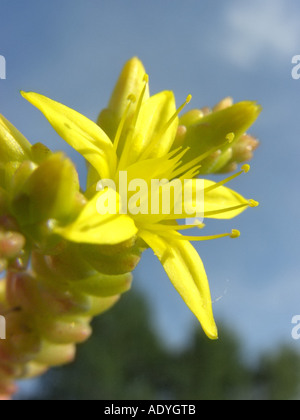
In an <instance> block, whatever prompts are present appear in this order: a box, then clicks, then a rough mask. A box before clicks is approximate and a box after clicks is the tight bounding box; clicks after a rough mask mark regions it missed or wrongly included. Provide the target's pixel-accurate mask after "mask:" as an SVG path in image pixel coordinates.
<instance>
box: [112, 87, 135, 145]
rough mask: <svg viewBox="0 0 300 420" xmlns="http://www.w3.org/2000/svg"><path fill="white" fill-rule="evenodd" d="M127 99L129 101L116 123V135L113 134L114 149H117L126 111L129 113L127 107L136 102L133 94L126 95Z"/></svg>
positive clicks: (126, 114)
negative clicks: (118, 121) (117, 123)
mask: <svg viewBox="0 0 300 420" xmlns="http://www.w3.org/2000/svg"><path fill="white" fill-rule="evenodd" d="M127 100H128V101H129V103H128V105H127V107H126V109H125V111H124V113H123V115H122V118H121V121H120V123H119V125H118V129H117V132H116V135H115V139H114V150H117V149H118V145H119V142H120V138H121V134H122V131H123V128H124V124H125V121H126V119H127V116H128V113H129V109H130V107H131V105H132V104H134V103H135V102H136V97H135V96H134V95H133V94H130V95H129V96H128V98H127Z"/></svg>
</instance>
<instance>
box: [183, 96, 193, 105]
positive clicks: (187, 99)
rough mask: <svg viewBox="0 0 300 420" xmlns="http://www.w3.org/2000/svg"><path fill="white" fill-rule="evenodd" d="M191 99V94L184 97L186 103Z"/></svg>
mask: <svg viewBox="0 0 300 420" xmlns="http://www.w3.org/2000/svg"><path fill="white" fill-rule="evenodd" d="M191 100H192V95H188V96H187V98H186V101H185V102H186V104H188V103H190V102H191Z"/></svg>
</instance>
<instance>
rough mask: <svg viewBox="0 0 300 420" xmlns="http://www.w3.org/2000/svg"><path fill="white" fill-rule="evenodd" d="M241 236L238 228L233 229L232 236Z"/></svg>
mask: <svg viewBox="0 0 300 420" xmlns="http://www.w3.org/2000/svg"><path fill="white" fill-rule="evenodd" d="M240 236H241V232H240V231H239V230H237V229H232V232H231V235H230V237H231V238H233V239H235V238H239V237H240Z"/></svg>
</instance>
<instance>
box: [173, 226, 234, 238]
mask: <svg viewBox="0 0 300 420" xmlns="http://www.w3.org/2000/svg"><path fill="white" fill-rule="evenodd" d="M227 236H229V237H230V238H238V237H239V236H240V232H239V231H238V230H235V229H233V230H232V232H230V233H221V234H219V235H210V236H184V235H182V236H181V237H178V239H182V240H185V241H210V240H212V239H220V238H226V237H227ZM176 237H177V236H176Z"/></svg>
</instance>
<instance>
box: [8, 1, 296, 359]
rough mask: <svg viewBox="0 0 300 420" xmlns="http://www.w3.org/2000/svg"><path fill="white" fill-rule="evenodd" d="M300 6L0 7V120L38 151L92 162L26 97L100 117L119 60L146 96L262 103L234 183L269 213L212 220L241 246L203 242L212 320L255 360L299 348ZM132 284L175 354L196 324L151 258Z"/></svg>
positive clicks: (210, 227)
mask: <svg viewBox="0 0 300 420" xmlns="http://www.w3.org/2000/svg"><path fill="white" fill-rule="evenodd" d="M299 18H300V5H299V4H298V3H297V2H295V1H294V0H253V1H251V2H249V1H245V0H214V1H211V0H210V1H209V0H202V1H201V0H184V1H183V0H180V1H179V0H150V1H149V0H148V1H146V0H139V1H137V0H60V1H58V0H52V1H51V2H50V1H38V0H27V1H26V2H24V1H21V0H14V1H9V0H1V15H0V55H3V56H5V58H6V62H7V79H6V80H0V112H1V113H2V114H3V115H5V116H6V118H8V119H9V120H10V121H11V122H12V123H14V124H15V125H16V126H17V127H18V129H19V130H20V131H22V132H23V133H24V135H25V136H26V137H27V138H29V139H30V140H31V141H32V142H37V141H43V142H45V143H46V144H47V145H48V146H50V147H51V148H52V149H53V150H57V149H62V150H65V151H66V152H67V153H68V154H69V155H70V156H71V157H72V158H73V159H74V161H75V162H76V164H77V166H78V169H79V171H80V173H81V174H83V173H84V163H83V161H82V159H80V158H79V157H78V156H77V154H76V153H75V152H73V151H72V150H70V148H69V147H68V146H66V145H65V144H64V143H63V141H62V140H61V139H60V138H59V137H58V136H57V135H56V134H55V133H54V132H53V130H52V128H51V127H50V126H49V125H48V124H47V123H46V121H45V120H44V119H43V117H42V116H41V115H40V114H39V113H38V112H37V111H36V110H35V109H33V108H32V107H31V106H30V105H29V104H28V103H26V101H24V99H22V98H21V96H20V95H19V90H20V89H23V90H33V91H36V92H39V93H42V94H45V95H47V96H49V97H51V98H53V99H56V100H58V101H61V102H63V103H65V104H66V105H68V106H70V107H73V108H75V109H76V110H78V111H80V112H82V113H83V114H85V115H87V116H88V117H90V118H91V119H96V117H97V114H98V113H99V111H100V109H102V108H103V107H104V106H105V105H106V103H107V101H108V99H109V96H110V92H111V90H112V88H113V85H114V83H115V81H116V79H117V76H118V74H119V71H120V70H121V67H122V66H123V64H124V62H125V61H127V60H128V59H129V58H130V57H132V56H134V55H137V56H139V57H140V58H141V59H142V60H143V62H144V64H145V67H146V69H147V72H148V73H149V75H150V88H151V91H152V93H155V92H157V91H159V90H165V89H167V90H173V91H174V92H175V95H176V98H177V101H178V104H180V103H182V102H183V101H184V100H185V98H186V96H187V94H189V93H191V94H192V95H193V100H192V102H191V105H190V106H191V107H202V106H204V105H214V104H215V103H216V102H218V101H219V100H220V99H221V98H223V97H225V96H228V95H230V96H232V97H233V98H234V99H235V101H241V100H245V99H247V100H256V101H258V102H259V103H260V104H261V105H262V106H263V112H262V114H261V116H260V118H259V120H258V121H257V123H256V124H255V126H254V127H253V128H252V129H251V131H250V132H251V133H252V134H254V135H255V136H257V137H258V138H259V139H260V140H261V147H260V148H259V150H258V151H257V153H256V156H255V159H254V160H253V162H252V165H251V171H250V173H249V174H247V175H245V176H243V177H239V178H238V179H237V180H235V181H234V182H233V183H232V184H231V186H232V187H233V188H235V189H237V190H238V191H239V192H241V193H242V194H243V195H245V196H247V197H249V198H255V199H256V200H258V201H260V203H261V206H260V207H259V208H257V209H250V210H248V211H247V212H245V213H244V214H243V215H242V216H240V217H239V218H238V219H236V220H233V221H227V222H219V223H218V224H216V223H207V232H212V231H213V232H223V231H228V230H230V229H231V228H237V229H240V230H241V232H242V236H241V237H240V238H239V239H238V240H235V241H233V240H229V239H222V240H218V241H213V242H212V241H210V242H205V243H204V244H199V245H196V247H197V249H198V251H199V253H200V255H201V257H202V259H203V261H204V263H205V266H206V269H207V273H208V276H209V279H210V283H211V288H212V294H213V299H214V301H215V302H214V310H215V313H216V316H217V318H219V319H221V320H224V321H225V322H227V323H229V324H230V325H231V326H232V327H233V328H235V329H236V330H237V331H238V332H239V334H240V335H241V337H242V338H243V342H244V344H245V346H246V348H247V351H248V352H249V354H250V353H251V354H255V353H256V352H257V351H260V350H262V349H266V348H274V347H276V346H277V345H278V343H279V342H280V341H285V342H287V343H290V344H291V345H294V346H296V348H299V349H300V342H294V341H293V340H292V339H291V329H292V325H291V319H292V317H293V316H294V315H296V314H300V279H299V274H300V258H299V249H300V247H299V234H300V229H299V221H298V220H299V218H298V215H299V205H300V197H299V175H300V165H299V158H300V142H299V134H300V133H299V120H300V119H299V108H300V95H299V94H298V92H300V80H299V81H296V80H293V79H292V77H291V70H292V64H291V61H292V57H293V56H294V55H296V54H300V45H299V39H300V26H299ZM135 287H139V288H141V289H143V290H145V291H146V295H147V296H148V298H149V300H150V301H151V302H152V303H153V316H154V322H155V324H156V325H157V328H158V329H159V331H160V333H161V334H162V336H163V337H165V338H166V340H167V342H168V343H169V344H170V345H174V346H175V345H180V344H182V343H183V342H184V340H185V339H187V337H188V334H189V332H190V330H191V328H194V327H195V326H197V324H196V323H195V321H194V318H193V316H192V315H191V314H190V312H189V311H188V309H187V308H186V307H185V305H184V303H183V302H182V301H181V299H180V298H179V297H178V296H177V294H176V292H175V291H174V290H173V288H172V286H171V285H170V283H169V281H168V279H167V277H166V276H165V275H164V273H163V270H162V268H161V266H160V264H159V263H158V262H157V261H156V259H155V257H154V256H153V255H152V254H151V252H146V253H145V255H144V259H143V261H142V263H141V264H140V266H139V267H138V269H137V271H136V282H135Z"/></svg>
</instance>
